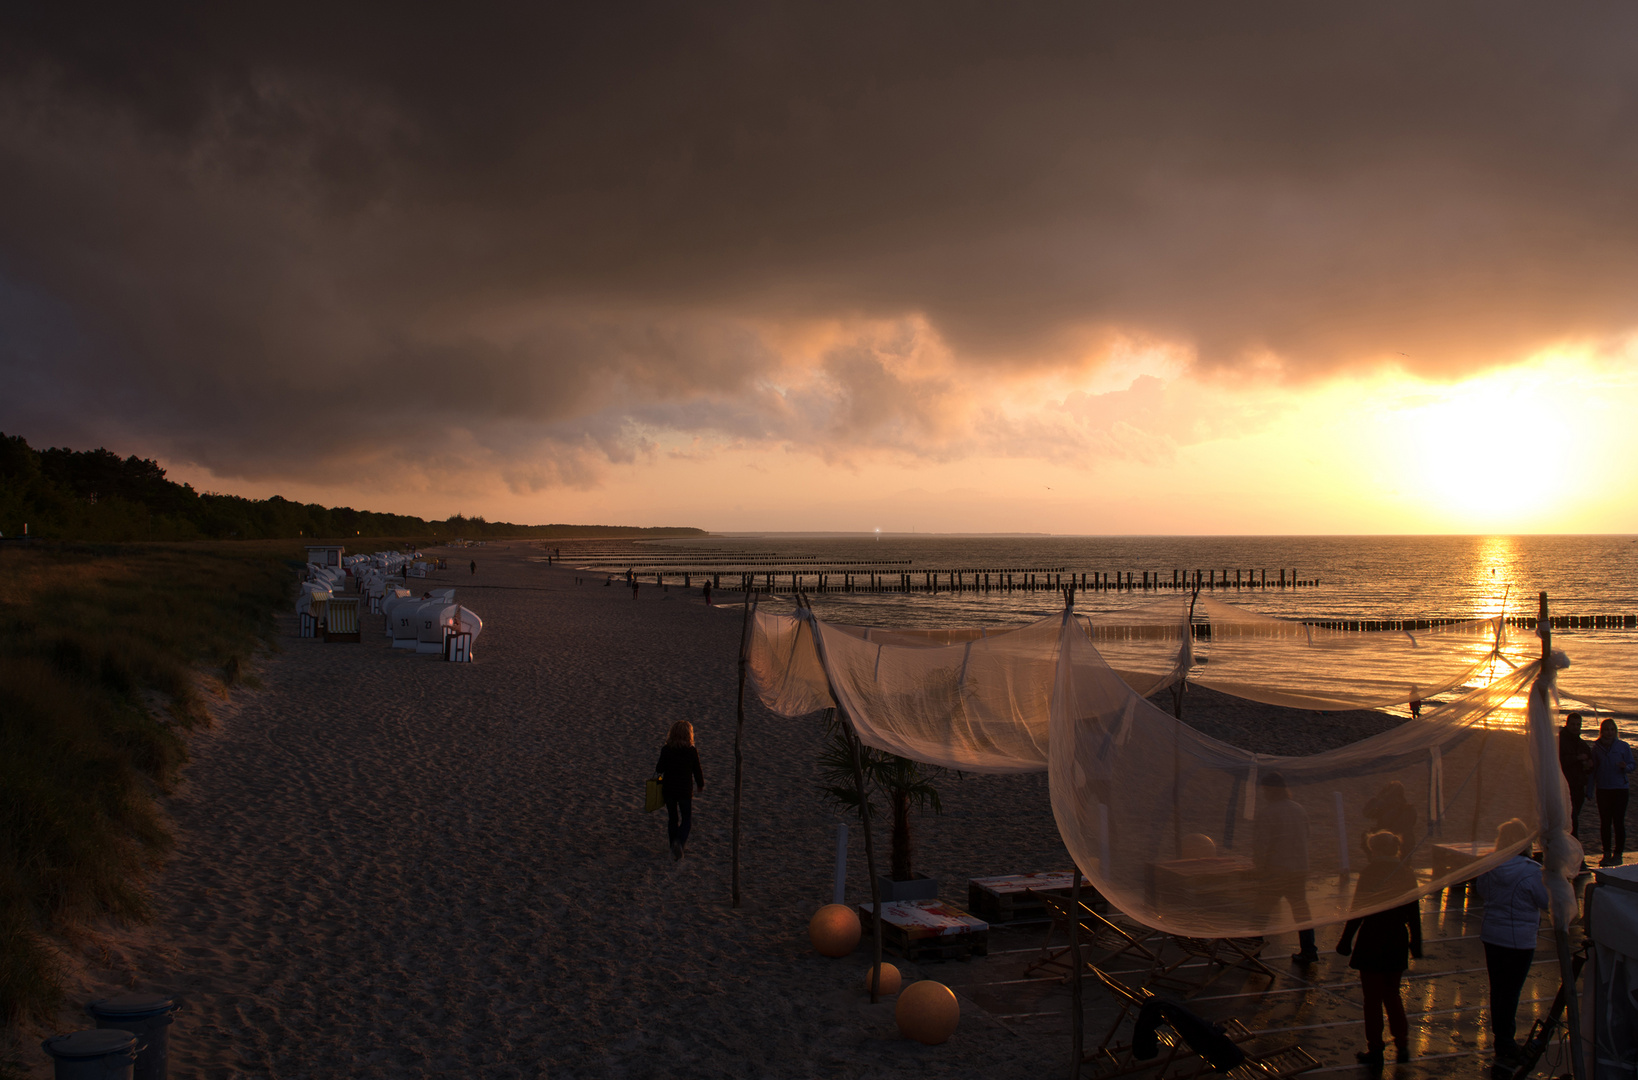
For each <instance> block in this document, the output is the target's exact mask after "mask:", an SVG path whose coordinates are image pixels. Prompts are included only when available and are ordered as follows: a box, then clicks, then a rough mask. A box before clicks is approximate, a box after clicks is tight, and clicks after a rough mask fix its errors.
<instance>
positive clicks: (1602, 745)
mask: <svg viewBox="0 0 1638 1080" xmlns="http://www.w3.org/2000/svg"><path fill="white" fill-rule="evenodd" d="M1592 751H1593V785H1594V787H1596V788H1597V799H1598V838H1599V840H1600V841H1601V842H1602V843H1603V845H1604V857H1603V858H1602V859H1599V860H1598V865H1599V866H1620V865H1621V861H1622V856H1623V855H1624V854H1625V852H1626V850H1627V774H1628V773H1630V772H1632V770H1633V759H1632V747H1630V746H1628V745H1627V744H1626V743H1625V742H1623V741H1622V739H1621V732H1620V731H1619V730H1618V729H1617V728H1616V726H1615V721H1614V720H1612V719H1609V718H1607V717H1606V718H1605V720H1604V722H1603V723H1602V724H1600V725H1599V726H1598V738H1597V740H1596V741H1594V743H1593V744H1592Z"/></svg>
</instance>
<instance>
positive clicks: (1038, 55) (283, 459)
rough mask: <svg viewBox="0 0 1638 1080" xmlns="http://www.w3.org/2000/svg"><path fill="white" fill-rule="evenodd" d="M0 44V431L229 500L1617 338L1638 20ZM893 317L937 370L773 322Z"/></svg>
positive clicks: (831, 21)
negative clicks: (1008, 383) (1052, 395)
mask: <svg viewBox="0 0 1638 1080" xmlns="http://www.w3.org/2000/svg"><path fill="white" fill-rule="evenodd" d="M0 20H3V22H4V24H3V25H0V65H3V77H4V84H3V87H0V89H3V96H0V310H3V312H4V313H5V316H6V325H5V327H4V329H3V331H0V365H4V374H5V377H6V379H7V386H8V387H9V388H10V389H9V392H8V393H7V395H6V398H5V400H4V401H3V402H0V426H4V428H5V429H6V430H15V431H20V432H22V433H24V434H30V433H35V432H49V433H51V434H50V435H48V436H44V437H46V438H53V439H56V438H62V439H77V440H78V441H80V442H91V441H108V442H115V441H117V440H118V439H120V438H125V439H130V440H137V441H138V442H139V443H140V445H141V447H142V448H144V449H146V450H148V451H150V452H159V453H164V454H168V455H170V456H173V457H177V458H181V459H185V460H193V461H197V462H199V463H201V464H205V465H208V466H209V467H211V468H213V469H215V470H216V471H218V473H221V474H227V475H241V476H264V477H278V476H289V475H305V476H309V477H315V478H322V477H330V478H335V477H336V476H338V475H346V474H347V473H349V472H350V471H356V470H359V469H373V468H382V467H385V466H387V465H390V464H391V463H393V462H395V461H400V460H404V459H406V457H409V458H417V457H419V458H425V457H427V456H429V455H435V454H436V455H442V456H443V457H444V458H445V459H446V461H447V462H450V463H451V464H449V465H448V466H447V467H448V468H451V469H454V470H455V471H457V472H458V471H459V470H460V469H461V468H462V467H471V468H482V469H489V470H494V471H495V472H497V473H498V474H500V475H502V476H504V477H506V478H507V482H508V483H510V484H512V485H513V486H514V487H518V488H524V489H527V488H532V487H545V486H551V485H554V484H560V483H590V482H594V481H595V478H596V475H597V466H598V463H599V462H606V461H617V460H622V459H629V458H630V457H632V456H633V455H638V454H641V453H644V452H649V451H651V450H652V449H653V443H652V441H651V440H652V432H653V431H654V430H655V428H656V427H657V426H659V427H667V426H668V427H669V428H670V429H671V430H673V431H681V432H685V433H686V432H696V431H697V432H707V433H710V434H711V435H712V436H713V437H715V438H719V439H722V440H727V441H732V440H736V439H750V440H780V439H793V440H795V439H799V440H803V441H804V442H806V443H807V444H809V445H811V446H812V447H813V448H814V449H817V450H819V451H820V452H830V451H827V450H826V448H825V447H826V444H827V440H830V441H831V442H833V443H834V444H835V445H836V446H849V447H868V446H871V445H875V444H880V445H882V446H887V447H894V448H899V449H903V450H905V451H906V452H915V450H916V448H917V446H918V445H922V444H927V445H935V446H938V449H937V451H936V452H938V453H949V452H951V450H950V447H949V446H948V445H944V444H940V439H941V437H943V435H947V434H948V433H947V432H943V433H942V434H941V430H942V429H941V424H942V423H943V421H941V419H940V417H941V414H942V411H943V410H944V408H945V405H946V404H947V403H948V401H949V400H950V396H951V395H952V394H960V393H961V392H963V390H962V388H963V387H965V388H967V389H968V390H969V391H971V390H972V389H973V387H974V386H975V383H974V381H973V373H981V374H982V375H983V376H985V377H999V376H1000V375H1003V374H1005V373H1007V372H1011V371H1024V370H1028V369H1031V368H1043V367H1051V366H1052V365H1055V364H1058V363H1062V362H1066V360H1069V359H1074V358H1079V357H1081V356H1083V355H1084V354H1085V352H1086V351H1087V350H1089V349H1090V350H1092V351H1093V352H1094V353H1095V352H1096V349H1097V345H1096V343H1097V342H1098V341H1101V340H1105V339H1107V337H1108V336H1109V335H1113V334H1130V335H1139V336H1143V337H1147V338H1150V339H1154V340H1160V341H1167V342H1173V343H1176V344H1179V345H1180V346H1182V347H1185V348H1191V349H1193V350H1195V352H1196V355H1197V361H1196V362H1197V365H1198V367H1199V368H1200V369H1201V370H1203V371H1208V372H1210V371H1218V372H1221V373H1224V374H1232V373H1233V372H1235V371H1236V370H1237V369H1239V368H1241V367H1242V366H1245V365H1255V366H1256V370H1258V371H1259V372H1262V373H1265V374H1266V373H1268V372H1271V371H1272V372H1277V373H1279V374H1280V375H1282V376H1283V377H1285V378H1288V379H1291V378H1294V379H1302V378H1310V377H1316V376H1323V375H1324V374H1326V373H1328V372H1332V371H1336V370H1340V369H1344V368H1359V367H1361V366H1368V365H1371V364H1375V363H1382V362H1388V361H1391V362H1396V363H1399V364H1402V365H1404V366H1408V367H1410V368H1412V369H1415V370H1420V371H1422V372H1424V373H1429V374H1436V375H1455V374H1459V373H1462V372H1465V371H1471V370H1474V369H1476V368H1479V367H1483V366H1486V365H1489V364H1494V363H1503V362H1508V361H1512V360H1516V359H1518V358H1520V357H1521V356H1523V355H1525V354H1526V353H1528V352H1529V351H1530V350H1532V349H1535V348H1539V347H1541V346H1543V345H1545V344H1548V343H1552V342H1555V341H1561V340H1566V339H1576V340H1582V341H1591V342H1599V341H1608V340H1610V339H1613V338H1616V337H1618V336H1620V335H1622V334H1624V333H1626V332H1628V331H1630V330H1631V329H1632V327H1633V325H1634V323H1635V322H1638V289H1635V288H1634V285H1635V284H1638V280H1635V279H1638V274H1635V271H1638V218H1635V216H1634V215H1633V214H1632V213H1631V206H1632V205H1633V198H1634V194H1635V180H1638V65H1634V64H1633V63H1632V62H1631V56H1632V52H1633V48H1634V46H1635V45H1638V13H1635V11H1634V10H1633V9H1631V8H1630V7H1627V6H1625V5H1614V4H1610V5H1574V6H1547V5H1540V4H1523V3H1494V2H1487V3H1467V4H1442V5H1427V4H1422V3H1416V4H1411V3H1403V4H1377V5H1364V6H1358V7H1344V6H1342V5H1316V4H1312V3H1265V4H1232V5H1230V4H1215V3H1213V4H1192V5H1154V4H1148V5H1138V4H1122V5H1113V4H1103V5H1090V4H1064V5H1057V6H1046V5H1039V6H1032V5H1024V6H1018V5H1008V6H997V5H982V6H981V5H952V4H933V5H924V6H923V5H862V6H859V7H856V8H846V7H843V6H840V5H832V4H825V5H818V4H815V5H807V6H784V5H775V4H754V5H744V6H738V7H734V6H727V5H660V4H656V5H575V6H571V5H553V6H544V5H518V6H512V7H500V6H494V7H479V8H475V9H456V8H450V7H441V8H427V9H417V10H415V11H407V10H404V9H403V8H401V7H399V6H389V5H383V6H379V7H366V6H362V5H334V6H325V7H313V8H305V9H304V8H292V7H288V6H271V7H269V6H264V7H262V8H258V9H255V10H250V9H247V8H245V7H243V6H242V5H198V6H185V5H172V6H166V7H162V8H157V9H156V8H153V7H143V6H138V5H129V6H111V7H110V8H109V9H108V10H105V11H89V10H86V9H84V8H70V7H68V6H64V5H39V6H37V7H33V8H30V7H27V6H23V5H12V6H9V7H7V8H6V9H5V13H4V14H3V15H0ZM905 319H914V320H918V321H919V322H918V325H921V326H924V327H925V328H926V330H927V332H928V333H930V334H932V335H934V336H936V337H937V339H938V340H939V341H940V342H941V343H942V345H943V346H944V347H945V348H946V350H947V352H946V353H945V355H946V359H947V364H946V369H945V370H943V371H931V372H929V371H928V370H927V369H926V367H925V365H923V366H922V367H919V368H917V371H916V372H915V373H910V374H907V373H906V372H905V371H904V370H903V369H902V368H901V367H897V366H895V356H896V355H897V354H896V353H895V348H896V347H895V346H894V345H893V343H892V342H891V341H888V342H887V343H886V344H884V343H883V340H882V337H881V335H880V334H879V333H866V332H863V331H861V332H860V335H859V336H858V338H857V340H853V341H846V342H843V343H841V344H838V345H835V346H834V347H832V348H830V349H829V350H828V351H826V352H825V354H824V355H823V356H821V357H819V358H818V359H817V360H816V361H815V362H814V363H813V364H812V365H811V366H810V367H809V368H808V369H807V371H806V372H805V373H797V374H795V375H793V373H792V371H791V370H790V357H789V356H787V355H786V354H785V353H784V352H783V351H782V347H781V345H780V344H779V342H780V340H781V335H780V334H779V333H777V332H774V329H773V328H778V327H785V326H790V325H800V324H803V323H805V322H811V323H829V324H839V325H844V326H846V325H861V326H862V325H866V324H871V325H875V324H879V323H883V322H885V323H893V322H894V321H896V320H897V321H902V320H905ZM963 372H966V373H967V374H966V375H965V376H964V375H963V374H962V373H963ZM804 380H805V381H804ZM797 384H800V385H797ZM979 385H981V380H980V384H979ZM1110 425H1118V421H1115V420H1110V421H1108V423H1107V424H1105V427H1106V428H1109V429H1110V430H1113V429H1114V428H1112V427H1110ZM409 433H415V435H416V438H417V439H418V440H419V442H418V443H416V448H415V449H413V450H410V451H405V449H404V441H405V440H406V438H408V434H409ZM35 437H36V438H39V437H41V436H38V435H36V436H35ZM1020 437H1021V438H1022V437H1023V435H1022V434H1021V435H1020Z"/></svg>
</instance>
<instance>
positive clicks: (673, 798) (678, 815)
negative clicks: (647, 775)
mask: <svg viewBox="0 0 1638 1080" xmlns="http://www.w3.org/2000/svg"><path fill="white" fill-rule="evenodd" d="M654 771H655V773H657V774H658V775H659V777H660V797H661V798H663V799H664V800H665V816H666V835H667V836H668V837H669V838H670V840H671V857H672V858H673V859H680V858H682V857H683V848H684V847H685V846H687V844H688V830H689V829H690V828H691V827H692V826H693V824H694V785H695V784H696V783H697V784H699V789H700V790H701V791H704V790H705V774H704V773H702V772H701V771H700V754H699V751H698V750H696V749H694V725H693V724H690V723H689V722H688V721H687V720H678V721H677V722H676V723H675V724H672V725H671V733H670V734H669V735H667V736H666V740H665V745H664V746H662V747H660V760H659V762H658V763H656V764H655V766H654Z"/></svg>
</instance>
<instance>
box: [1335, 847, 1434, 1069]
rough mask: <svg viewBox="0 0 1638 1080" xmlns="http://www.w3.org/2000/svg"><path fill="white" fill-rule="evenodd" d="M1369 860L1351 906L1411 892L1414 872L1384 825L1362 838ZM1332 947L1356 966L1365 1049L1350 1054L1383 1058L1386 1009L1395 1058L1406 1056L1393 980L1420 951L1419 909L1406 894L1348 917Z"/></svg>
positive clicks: (1368, 1061)
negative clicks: (1366, 912) (1389, 905)
mask: <svg viewBox="0 0 1638 1080" xmlns="http://www.w3.org/2000/svg"><path fill="white" fill-rule="evenodd" d="M1365 847H1366V850H1367V851H1369V852H1370V855H1371V861H1370V862H1369V863H1367V864H1366V866H1365V869H1363V870H1361V871H1360V872H1359V884H1358V886H1357V887H1356V888H1355V889H1354V902H1353V906H1354V908H1355V909H1359V908H1368V907H1371V906H1373V905H1375V904H1379V903H1382V902H1384V901H1388V900H1392V899H1393V898H1394V897H1398V896H1403V895H1405V894H1406V893H1410V892H1414V891H1415V889H1416V877H1415V875H1413V874H1412V873H1411V871H1410V869H1409V867H1407V866H1406V865H1405V864H1404V863H1402V862H1401V861H1400V859H1399V854H1400V841H1399V837H1398V836H1396V835H1395V834H1393V833H1392V832H1389V831H1388V830H1386V829H1382V830H1379V831H1377V832H1374V833H1371V834H1370V835H1369V836H1367V837H1366V838H1365ZM1337 952H1339V953H1341V954H1342V955H1343V956H1350V955H1351V956H1352V957H1353V959H1352V960H1350V961H1349V964H1348V966H1349V967H1351V968H1353V969H1354V970H1355V971H1357V972H1359V987H1360V990H1361V991H1363V992H1364V995H1365V1049H1364V1050H1361V1051H1360V1052H1359V1053H1357V1054H1355V1055H1354V1057H1356V1058H1358V1059H1359V1062H1360V1063H1361V1064H1362V1065H1369V1066H1372V1067H1374V1068H1380V1067H1381V1066H1382V1063H1383V1050H1384V1049H1385V1048H1386V1044H1385V1043H1384V1042H1383V1040H1382V1014H1383V1013H1384V1012H1386V1013H1387V1015H1388V1030H1389V1031H1390V1032H1391V1033H1392V1034H1393V1044H1394V1049H1395V1050H1396V1051H1397V1052H1398V1058H1399V1060H1400V1061H1409V1060H1410V1058H1411V1052H1410V1041H1409V1040H1410V1025H1409V1024H1408V1023H1407V1022H1406V1020H1405V1003H1404V1001H1402V1000H1401V999H1400V997H1399V980H1400V979H1402V978H1403V977H1404V975H1405V969H1406V968H1408V967H1410V958H1411V957H1413V956H1414V957H1416V958H1418V959H1420V958H1421V956H1422V909H1421V907H1420V906H1419V905H1418V903H1417V901H1415V900H1412V901H1410V902H1409V903H1406V904H1400V905H1399V906H1398V907H1393V908H1389V909H1387V910H1386V911H1378V912H1375V913H1374V914H1371V915H1364V916H1361V917H1359V918H1356V919H1349V920H1348V925H1347V926H1345V927H1343V929H1342V940H1341V941H1339V942H1337Z"/></svg>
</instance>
